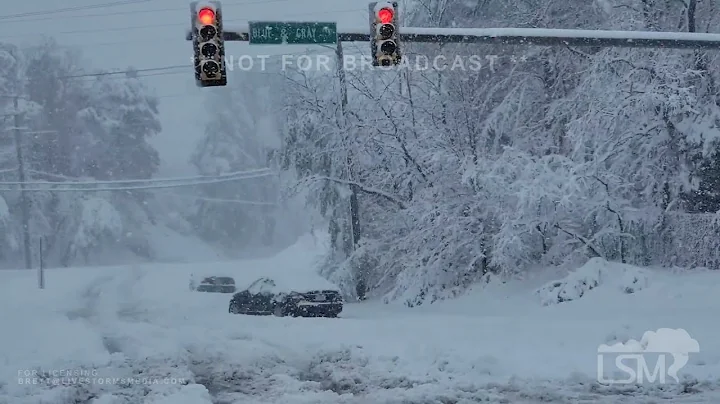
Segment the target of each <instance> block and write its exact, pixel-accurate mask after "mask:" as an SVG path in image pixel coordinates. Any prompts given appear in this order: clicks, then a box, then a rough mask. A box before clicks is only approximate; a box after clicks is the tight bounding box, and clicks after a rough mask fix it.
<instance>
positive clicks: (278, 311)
mask: <svg viewBox="0 0 720 404" xmlns="http://www.w3.org/2000/svg"><path fill="white" fill-rule="evenodd" d="M273 314H274V315H275V316H277V317H285V310H283V307H282V306H279V305H278V306H276V307H275V310H273Z"/></svg>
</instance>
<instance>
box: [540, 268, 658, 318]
mask: <svg viewBox="0 0 720 404" xmlns="http://www.w3.org/2000/svg"><path fill="white" fill-rule="evenodd" d="M649 283H650V274H649V272H647V271H646V270H644V269H641V268H638V267H635V266H632V265H625V264H618V263H610V262H608V261H605V260H603V259H602V258H593V259H591V260H589V261H588V262H587V263H586V264H585V265H583V266H582V267H580V268H578V269H577V270H576V271H575V272H571V273H570V274H569V275H568V276H566V277H565V278H563V279H560V280H556V281H552V282H549V283H548V284H546V285H545V286H543V287H541V288H540V289H538V290H537V291H536V292H535V293H536V295H537V296H539V297H540V300H541V303H542V304H543V305H545V306H547V305H552V304H558V303H563V302H570V301H573V300H577V299H579V298H581V297H583V296H584V295H585V294H586V293H588V292H589V291H591V290H593V289H596V288H598V287H600V286H606V287H609V288H612V289H613V290H616V291H620V292H623V293H627V294H631V293H635V292H638V291H640V290H643V289H645V288H646V287H647V286H648V285H649Z"/></svg>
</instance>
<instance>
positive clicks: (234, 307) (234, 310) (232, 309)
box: [228, 303, 237, 314]
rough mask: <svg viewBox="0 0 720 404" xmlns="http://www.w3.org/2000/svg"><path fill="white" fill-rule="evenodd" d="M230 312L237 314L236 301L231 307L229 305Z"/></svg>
mask: <svg viewBox="0 0 720 404" xmlns="http://www.w3.org/2000/svg"><path fill="white" fill-rule="evenodd" d="M228 313H230V314H237V305H236V304H234V303H230V307H228Z"/></svg>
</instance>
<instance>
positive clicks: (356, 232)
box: [335, 41, 367, 300]
mask: <svg viewBox="0 0 720 404" xmlns="http://www.w3.org/2000/svg"><path fill="white" fill-rule="evenodd" d="M335 56H336V57H337V70H338V79H339V81H340V113H341V114H342V116H341V119H340V122H341V125H342V128H341V130H342V132H343V133H345V131H346V129H347V107H348V88H347V78H346V76H345V66H344V64H345V56H344V54H343V48H342V41H337V48H336V50H335ZM348 146H349V145H348ZM354 151H355V148H354V147H348V150H347V166H348V167H347V172H348V181H350V182H353V181H354V179H353V167H354V165H355V164H354V158H353V152H354ZM359 193H360V190H359V189H358V186H357V185H355V184H354V183H351V184H350V234H351V237H352V248H353V251H354V250H356V249H357V248H358V244H359V243H360V237H361V235H362V233H361V231H360V202H359V201H358V194H359ZM365 272H366V268H364V267H361V268H356V273H357V274H358V279H357V282H356V285H355V289H356V293H357V296H358V298H359V299H360V300H364V299H365V293H366V289H367V285H366V284H367V282H366V274H365Z"/></svg>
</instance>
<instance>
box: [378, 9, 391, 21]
mask: <svg viewBox="0 0 720 404" xmlns="http://www.w3.org/2000/svg"><path fill="white" fill-rule="evenodd" d="M394 15H395V13H394V12H393V10H391V9H389V8H383V9H382V10H380V11H378V18H379V19H380V22H381V23H383V24H390V23H391V22H392V20H393V16H394Z"/></svg>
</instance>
